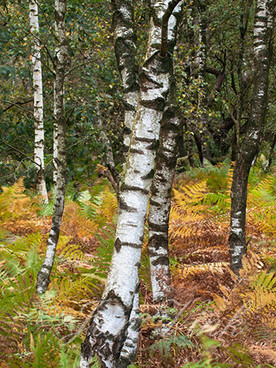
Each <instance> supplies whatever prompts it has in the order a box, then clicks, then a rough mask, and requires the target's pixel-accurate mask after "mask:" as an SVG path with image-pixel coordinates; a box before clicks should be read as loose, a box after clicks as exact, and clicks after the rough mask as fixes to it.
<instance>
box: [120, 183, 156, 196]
mask: <svg viewBox="0 0 276 368" xmlns="http://www.w3.org/2000/svg"><path fill="white" fill-rule="evenodd" d="M122 190H123V191H133V192H141V193H143V194H146V195H147V194H149V190H148V189H144V188H140V187H136V186H134V185H126V184H123V185H122Z"/></svg>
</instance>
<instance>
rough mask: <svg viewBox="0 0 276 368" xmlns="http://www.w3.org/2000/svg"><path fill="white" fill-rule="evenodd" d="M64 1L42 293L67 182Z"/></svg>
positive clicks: (59, 14) (61, 0) (61, 1)
mask: <svg viewBox="0 0 276 368" xmlns="http://www.w3.org/2000/svg"><path fill="white" fill-rule="evenodd" d="M65 14H66V0H55V25H56V37H57V40H58V44H57V47H56V50H55V80H54V144H56V147H54V149H56V155H55V156H54V168H55V171H56V176H55V181H54V188H55V203H54V211H53V218H52V226H51V231H50V234H49V237H48V241H47V252H46V257H45V260H44V263H43V265H42V267H41V269H40V271H39V273H38V275H37V285H36V287H37V292H38V293H44V292H45V291H46V290H47V287H48V285H49V283H50V273H51V270H52V267H53V263H54V259H55V253H56V247H57V242H58V239H59V233H60V224H61V219H62V215H63V210H64V200H65V180H66V177H65V175H66V155H65V149H66V146H65V136H66V117H65V112H64V78H65V71H66V64H67V59H68V43H67V37H66V31H65Z"/></svg>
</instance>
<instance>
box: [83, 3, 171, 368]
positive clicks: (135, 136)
mask: <svg viewBox="0 0 276 368" xmlns="http://www.w3.org/2000/svg"><path fill="white" fill-rule="evenodd" d="M168 4H169V1H165V0H163V1H156V2H155V4H154V12H155V14H154V15H155V16H154V21H152V22H151V29H150V36H149V41H148V50H147V55H146V61H145V63H144V65H143V68H142V72H141V75H140V86H141V92H140V96H139V102H138V107H137V113H136V116H135V119H134V124H133V133H132V142H131V148H130V150H129V153H128V157H127V163H126V171H125V174H124V177H123V179H122V184H121V192H120V198H119V208H118V222H117V229H116V240H115V244H114V252H113V257H112V261H111V266H110V271H109V274H108V279H107V284H106V288H105V292H104V294H103V298H102V301H101V302H100V304H99V306H98V307H97V309H96V311H95V312H94V315H93V317H92V321H91V325H90V327H89V330H88V333H87V337H86V339H85V341H84V343H83V344H82V356H81V362H80V367H81V368H83V367H87V366H88V362H89V361H90V360H91V358H92V357H93V356H94V355H95V354H97V356H98V357H99V359H100V360H101V364H102V367H107V368H115V367H116V368H118V367H127V365H128V364H129V363H130V362H132V361H133V359H134V356H133V355H132V356H130V354H133V351H134V350H133V346H130V349H129V352H130V354H129V353H128V352H127V344H126V341H127V340H128V339H131V334H130V331H129V329H128V327H129V324H130V323H132V325H133V330H134V332H135V334H134V336H137V332H136V331H138V322H137V319H136V317H135V316H137V312H135V313H134V308H138V306H137V300H138V299H137V297H138V289H137V288H138V270H139V266H140V257H141V249H142V243H143V235H144V224H145V218H146V213H147V206H148V200H149V190H150V186H151V183H152V178H153V172H154V160H155V156H156V149H157V144H158V140H159V132H160V122H161V120H162V115H163V111H164V107H165V104H166V99H167V96H168V93H169V90H170V87H171V79H172V72H173V66H172V58H171V55H169V54H167V55H166V56H164V57H161V56H160V46H161V24H162V17H163V15H164V13H165V11H166V10H167V8H168ZM134 302H135V306H134ZM132 312H133V313H132ZM132 315H133V316H134V320H132V321H131V322H130V319H131V318H132ZM136 322H137V323H136ZM135 328H136V331H135ZM134 339H135V337H134ZM133 344H136V341H135V340H133V339H131V344H130V345H133Z"/></svg>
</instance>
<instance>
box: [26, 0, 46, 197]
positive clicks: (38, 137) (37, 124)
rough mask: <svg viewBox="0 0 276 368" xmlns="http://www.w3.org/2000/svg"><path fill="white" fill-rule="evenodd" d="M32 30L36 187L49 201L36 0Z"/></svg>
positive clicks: (31, 6) (31, 8) (32, 1)
mask: <svg viewBox="0 0 276 368" xmlns="http://www.w3.org/2000/svg"><path fill="white" fill-rule="evenodd" d="M29 15H30V30H31V33H32V36H33V41H32V64H33V89H34V163H35V182H36V189H37V190H38V192H39V193H40V194H41V195H42V197H43V198H44V201H45V203H48V196H47V189H46V182H45V175H44V125H43V86H42V68H41V54H40V41H39V21H38V5H37V2H36V1H35V0H30V2H29Z"/></svg>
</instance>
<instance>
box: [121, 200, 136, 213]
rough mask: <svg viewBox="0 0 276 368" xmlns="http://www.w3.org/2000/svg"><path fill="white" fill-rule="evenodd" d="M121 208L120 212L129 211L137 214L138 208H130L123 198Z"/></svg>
mask: <svg viewBox="0 0 276 368" xmlns="http://www.w3.org/2000/svg"><path fill="white" fill-rule="evenodd" d="M119 208H120V210H124V211H128V212H131V213H135V212H137V208H134V207H130V206H128V205H127V204H126V202H125V201H124V200H123V199H122V198H121V197H119Z"/></svg>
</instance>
